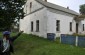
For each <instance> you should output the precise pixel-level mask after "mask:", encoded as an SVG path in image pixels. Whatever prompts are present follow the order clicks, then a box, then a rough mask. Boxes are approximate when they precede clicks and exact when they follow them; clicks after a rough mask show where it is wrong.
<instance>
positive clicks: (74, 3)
mask: <svg viewBox="0 0 85 55" xmlns="http://www.w3.org/2000/svg"><path fill="white" fill-rule="evenodd" d="M47 1H48V2H51V3H54V4H57V5H60V6H63V7H67V6H69V9H71V10H74V11H76V12H79V5H81V4H85V0H47Z"/></svg>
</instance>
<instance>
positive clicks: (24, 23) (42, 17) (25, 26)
mask: <svg viewBox="0 0 85 55" xmlns="http://www.w3.org/2000/svg"><path fill="white" fill-rule="evenodd" d="M45 12H46V8H43V9H42V10H39V11H37V12H35V13H33V14H30V15H28V16H26V17H25V18H24V19H23V20H20V30H24V32H25V33H28V34H35V35H39V36H41V37H44V38H46V35H47V34H46V32H47V30H46V29H47V24H46V23H47V17H46V13H45ZM36 20H39V22H40V23H39V24H40V25H39V28H40V31H39V32H36ZM31 21H33V23H34V31H33V32H31Z"/></svg>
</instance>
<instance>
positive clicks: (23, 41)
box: [12, 34, 85, 55]
mask: <svg viewBox="0 0 85 55" xmlns="http://www.w3.org/2000/svg"><path fill="white" fill-rule="evenodd" d="M13 35H15V34H13ZM14 49H15V53H14V54H12V55H85V49H83V48H80V47H75V46H72V45H65V44H60V43H59V39H57V41H54V42H53V41H49V40H47V39H43V38H39V37H37V36H34V35H27V34H22V35H21V36H20V37H19V38H18V39H17V40H16V41H15V42H14Z"/></svg>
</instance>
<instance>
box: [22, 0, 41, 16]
mask: <svg viewBox="0 0 85 55" xmlns="http://www.w3.org/2000/svg"><path fill="white" fill-rule="evenodd" d="M30 2H32V7H31V9H30ZM41 7H43V5H41V4H39V3H38V2H36V1H35V0H28V1H27V2H26V4H25V8H24V12H25V13H26V15H27V14H29V13H31V12H33V11H35V10H37V9H39V8H41Z"/></svg>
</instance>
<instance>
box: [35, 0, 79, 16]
mask: <svg viewBox="0 0 85 55" xmlns="http://www.w3.org/2000/svg"><path fill="white" fill-rule="evenodd" d="M36 1H37V2H39V3H41V4H42V5H44V6H46V7H49V8H53V9H57V10H60V11H63V12H66V13H70V14H73V15H79V13H77V12H75V11H73V10H70V9H67V8H65V7H62V6H59V5H55V4H52V3H49V2H45V1H42V0H36Z"/></svg>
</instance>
